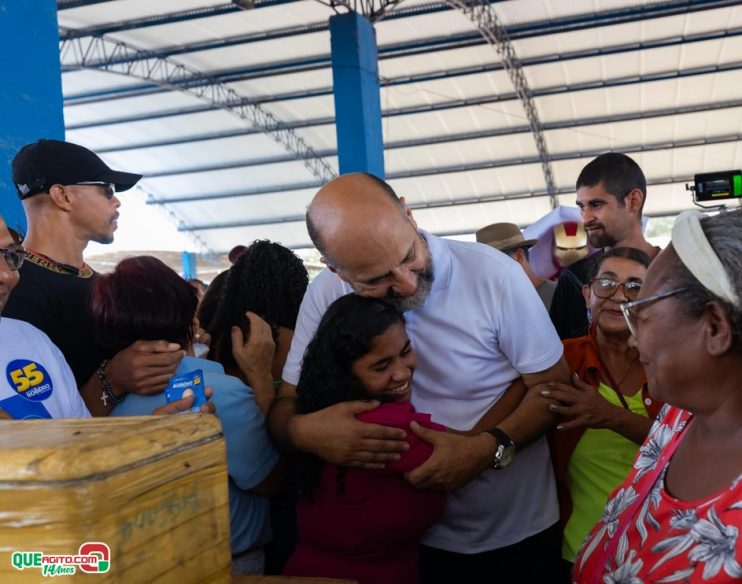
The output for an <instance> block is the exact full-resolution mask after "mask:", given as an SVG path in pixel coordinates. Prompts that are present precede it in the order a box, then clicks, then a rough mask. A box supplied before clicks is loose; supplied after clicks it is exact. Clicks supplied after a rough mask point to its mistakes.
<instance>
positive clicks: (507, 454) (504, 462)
mask: <svg viewBox="0 0 742 584" xmlns="http://www.w3.org/2000/svg"><path fill="white" fill-rule="evenodd" d="M514 457H515V448H514V447H513V446H512V445H511V446H510V447H509V448H503V453H502V456H501V457H500V464H499V466H500V468H505V467H506V466H508V465H509V464H510V463H511V462H513V458H514Z"/></svg>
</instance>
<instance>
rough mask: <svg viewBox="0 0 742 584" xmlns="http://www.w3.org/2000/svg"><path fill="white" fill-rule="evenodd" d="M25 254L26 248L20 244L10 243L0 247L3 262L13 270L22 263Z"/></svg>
mask: <svg viewBox="0 0 742 584" xmlns="http://www.w3.org/2000/svg"><path fill="white" fill-rule="evenodd" d="M26 254H27V252H26V250H25V249H23V247H22V246H20V245H11V246H10V247H6V248H2V247H0V255H2V256H3V257H4V258H5V263H6V264H8V267H9V268H10V269H11V270H12V271H14V272H15V271H16V270H17V269H18V268H20V267H21V266H22V265H23V260H25V259H26Z"/></svg>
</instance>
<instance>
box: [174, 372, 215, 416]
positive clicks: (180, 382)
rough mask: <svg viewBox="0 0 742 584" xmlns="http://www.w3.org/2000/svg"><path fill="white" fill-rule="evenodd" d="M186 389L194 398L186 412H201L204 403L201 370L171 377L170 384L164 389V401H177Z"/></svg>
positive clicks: (202, 374) (204, 396)
mask: <svg viewBox="0 0 742 584" xmlns="http://www.w3.org/2000/svg"><path fill="white" fill-rule="evenodd" d="M187 389H190V390H191V391H193V393H194V395H195V398H194V400H193V406H191V409H190V410H186V411H189V412H193V413H195V414H197V413H198V412H199V411H201V406H202V405H203V404H205V403H206V393H205V391H204V373H203V371H202V370H201V369H196V370H195V371H189V372H188V373H183V374H182V375H176V376H175V377H171V378H170V382H169V383H168V385H167V387H166V388H165V399H166V400H167V402H168V403H170V402H172V401H175V400H179V399H181V398H182V397H183V393H184V392H185V391H186V390H187Z"/></svg>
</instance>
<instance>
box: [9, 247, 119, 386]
mask: <svg viewBox="0 0 742 584" xmlns="http://www.w3.org/2000/svg"><path fill="white" fill-rule="evenodd" d="M20 275H21V278H20V281H19V283H18V285H17V286H16V288H15V290H13V293H12V294H11V295H10V299H9V300H8V304H7V305H6V307H5V309H4V310H3V315H4V316H8V317H10V318H17V319H18V320H23V321H26V322H28V323H31V324H32V325H34V326H35V327H36V328H39V329H41V330H42V331H44V332H45V333H46V334H47V335H48V336H49V338H50V339H51V340H52V342H53V343H54V344H55V345H56V346H57V347H59V350H60V351H62V354H63V355H64V357H65V359H66V360H67V363H69V366H70V368H71V369H72V372H73V373H74V375H75V380H76V381H77V386H78V388H79V387H82V385H84V384H85V383H86V382H87V381H88V379H90V377H91V376H92V375H93V373H95V370H96V369H97V368H98V365H100V363H101V362H102V361H103V360H104V359H107V358H109V357H110V356H111V354H110V352H109V351H106V350H105V349H103V347H101V346H100V345H99V344H98V343H97V342H96V341H95V336H94V332H93V331H94V328H93V320H92V317H91V315H90V312H89V311H88V300H89V297H90V290H91V286H92V284H93V279H94V278H95V277H96V276H97V274H96V273H95V272H94V271H93V270H92V268H90V267H88V266H87V265H86V266H85V267H83V269H82V270H80V271H79V273H78V274H74V273H71V272H70V271H65V270H64V269H61V268H59V267H58V266H56V265H55V264H53V263H52V262H49V261H47V260H45V259H44V258H42V257H39V256H36V255H34V254H32V253H29V256H28V258H27V259H26V261H25V262H24V263H23V265H22V266H21V269H20Z"/></svg>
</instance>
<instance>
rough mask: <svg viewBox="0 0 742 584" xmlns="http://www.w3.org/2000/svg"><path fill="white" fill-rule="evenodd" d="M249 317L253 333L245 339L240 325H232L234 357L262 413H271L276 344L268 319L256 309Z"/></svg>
mask: <svg viewBox="0 0 742 584" xmlns="http://www.w3.org/2000/svg"><path fill="white" fill-rule="evenodd" d="M245 316H246V317H247V319H248V320H249V321H250V333H249V335H248V339H247V341H245V335H243V334H242V330H241V329H240V327H238V326H233V327H232V331H231V332H232V356H233V357H234V359H235V361H236V362H237V366H238V367H239V368H240V369H241V370H242V373H244V375H245V380H246V381H247V385H249V386H250V387H251V388H252V392H253V395H254V396H255V404H256V405H257V406H258V409H259V410H260V413H261V414H263V416H267V415H268V411H269V410H270V408H271V404H272V403H273V400H274V399H275V397H276V391H275V389H274V388H273V376H272V375H271V367H272V365H273V357H274V355H275V353H276V344H275V343H274V341H273V335H272V332H271V327H270V325H269V324H268V323H267V322H265V321H264V320H263V319H262V318H260V317H259V316H258V315H257V314H255V313H254V312H250V311H248V312H247V313H246V314H245Z"/></svg>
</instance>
